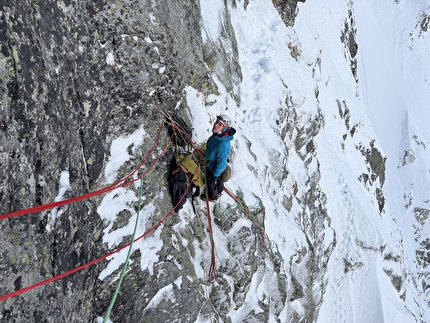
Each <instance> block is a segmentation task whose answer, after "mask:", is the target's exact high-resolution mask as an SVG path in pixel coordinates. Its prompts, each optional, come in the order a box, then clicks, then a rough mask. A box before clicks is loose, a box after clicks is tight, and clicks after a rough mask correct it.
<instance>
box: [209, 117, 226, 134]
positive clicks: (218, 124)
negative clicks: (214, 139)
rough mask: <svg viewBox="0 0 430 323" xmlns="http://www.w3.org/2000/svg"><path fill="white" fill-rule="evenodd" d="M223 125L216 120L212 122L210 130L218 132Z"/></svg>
mask: <svg viewBox="0 0 430 323" xmlns="http://www.w3.org/2000/svg"><path fill="white" fill-rule="evenodd" d="M224 127H225V125H224V124H223V123H222V122H221V121H220V120H217V121H215V123H214V126H213V128H212V132H214V133H220V132H222V130H223V129H224Z"/></svg>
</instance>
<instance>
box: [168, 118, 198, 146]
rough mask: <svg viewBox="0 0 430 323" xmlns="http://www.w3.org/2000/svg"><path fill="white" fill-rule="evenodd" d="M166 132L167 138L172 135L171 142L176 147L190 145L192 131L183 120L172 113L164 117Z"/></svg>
mask: <svg viewBox="0 0 430 323" xmlns="http://www.w3.org/2000/svg"><path fill="white" fill-rule="evenodd" d="M166 125H167V130H168V132H169V136H172V135H173V133H174V135H173V142H174V143H175V145H176V146H180V147H188V146H190V145H191V143H192V136H193V129H192V128H191V127H190V126H188V124H187V123H186V122H185V120H184V119H182V118H181V117H180V116H178V115H177V114H176V113H173V114H171V115H169V116H168V117H166Z"/></svg>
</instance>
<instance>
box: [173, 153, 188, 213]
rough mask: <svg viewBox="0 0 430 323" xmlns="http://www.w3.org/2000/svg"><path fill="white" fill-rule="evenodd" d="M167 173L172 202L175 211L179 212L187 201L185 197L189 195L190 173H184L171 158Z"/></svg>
mask: <svg viewBox="0 0 430 323" xmlns="http://www.w3.org/2000/svg"><path fill="white" fill-rule="evenodd" d="M169 175H170V176H169V177H170V178H169V182H170V194H171V197H172V204H173V206H174V207H175V212H179V210H180V209H182V207H183V206H184V204H185V202H187V198H189V197H190V196H191V189H189V190H188V191H187V188H188V187H189V184H190V179H191V178H190V174H189V173H186V172H185V171H184V169H183V168H182V166H181V165H180V164H178V163H176V160H173V161H172V164H171V167H170V174H169ZM191 176H192V175H191ZM184 194H185V195H184ZM181 198H182V199H181Z"/></svg>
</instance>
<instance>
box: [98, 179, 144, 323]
mask: <svg viewBox="0 0 430 323" xmlns="http://www.w3.org/2000/svg"><path fill="white" fill-rule="evenodd" d="M142 186H143V177H141V178H140V188H139V202H138V203H139V204H138V206H137V215H136V222H135V223H134V230H133V235H132V237H131V242H130V246H129V248H128V252H127V257H126V258H125V263H124V266H123V267H122V271H121V276H120V277H119V281H118V285H117V286H116V289H115V293H114V294H113V296H112V299H111V301H110V304H109V307H108V309H107V311H106V314H105V316H104V319H103V323H106V322H107V320H108V319H109V316H110V312H111V311H112V308H113V305H114V304H115V300H116V298H117V296H118V293H119V289H120V287H121V284H122V281H123V279H124V276H125V272H126V270H127V267H128V262H129V260H130V255H131V251H132V249H133V240H134V238H135V237H136V231H137V225H138V223H139V215H140V204H141V202H142Z"/></svg>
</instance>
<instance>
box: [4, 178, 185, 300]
mask: <svg viewBox="0 0 430 323" xmlns="http://www.w3.org/2000/svg"><path fill="white" fill-rule="evenodd" d="M191 183H192V181H190V183H189V185H188V187H187V189H186V190H185V192H184V194H183V195H182V196H181V199H180V200H179V201H178V203H177V204H176V205H175V206H174V207H173V208H172V209H171V210H170V211H169V213H167V215H165V216H164V218H162V219H161V220H160V221H159V222H158V223H156V224H155V225H154V226H153V227H151V228H150V229H149V230H147V231H146V232H145V233H144V234H142V235H141V236H139V237H137V238H136V239H134V240H133V243H135V242H136V241H139V240H140V239H142V238H144V237H146V236H147V235H149V234H150V233H151V232H153V231H155V230H156V229H157V228H158V227H159V226H161V225H162V224H163V223H164V222H165V221H166V220H167V219H168V218H169V217H170V216H171V215H172V214H173V213H174V211H175V208H176V207H177V206H178V205H179V203H181V201H182V199H184V198H185V196H186V194H187V192H188V191H189V190H190V188H191ZM130 244H131V243H128V244H126V245H124V246H122V247H120V248H118V249H115V250H113V251H111V252H109V253H107V254H105V255H103V256H101V257H99V258H97V259H94V260H92V261H90V262H88V263H86V264H83V265H81V266H79V267H76V268H73V269H71V270H69V271H66V272H64V273H62V274H59V275H57V276H54V277H51V278H48V279H46V280H43V281H41V282H38V283H36V284H33V285H30V286H27V287H24V288H21V289H19V290H17V291H14V292H12V293H9V294H6V295H3V296H0V302H1V301H4V300H6V299H9V298H12V297H14V296H17V295H20V294H23V293H25V292H28V291H30V290H33V289H35V288H38V287H40V286H43V285H46V284H49V283H51V282H54V281H56V280H58V279H61V278H64V277H66V276H69V275H71V274H74V273H75V272H78V271H80V270H83V269H85V268H87V267H90V266H92V265H94V264H96V263H98V262H100V261H102V260H104V259H106V258H109V257H110V256H112V255H114V254H116V253H118V252H120V251H122V250H123V249H125V248H127V247H129V246H130Z"/></svg>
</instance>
